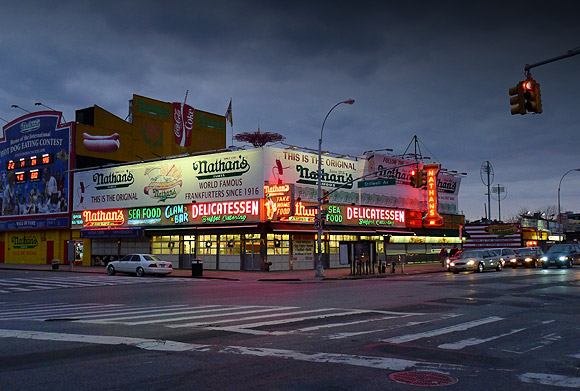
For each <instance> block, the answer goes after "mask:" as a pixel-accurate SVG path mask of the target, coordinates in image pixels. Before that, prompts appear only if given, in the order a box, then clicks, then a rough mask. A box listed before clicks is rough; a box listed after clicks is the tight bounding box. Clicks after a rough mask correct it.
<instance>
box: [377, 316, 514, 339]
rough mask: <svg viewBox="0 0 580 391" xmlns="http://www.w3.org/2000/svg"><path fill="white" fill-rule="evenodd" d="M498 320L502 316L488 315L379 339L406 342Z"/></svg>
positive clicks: (463, 329)
mask: <svg viewBox="0 0 580 391" xmlns="http://www.w3.org/2000/svg"><path fill="white" fill-rule="evenodd" d="M500 320H503V318H500V317H499V316H490V317H488V318H483V319H478V320H474V321H471V322H465V323H460V324H456V325H454V326H449V327H444V328H441V329H437V330H431V331H426V332H422V333H417V334H407V335H401V336H397V337H393V338H387V339H383V340H381V342H389V343H395V344H400V343H406V342H411V341H415V340H417V339H422V338H428V337H435V336H438V335H444V334H449V333H453V332H456V331H465V330H469V329H470V328H472V327H477V326H482V325H484V324H488V323H493V322H498V321H500Z"/></svg>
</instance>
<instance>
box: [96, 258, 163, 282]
mask: <svg viewBox="0 0 580 391" xmlns="http://www.w3.org/2000/svg"><path fill="white" fill-rule="evenodd" d="M172 271H173V265H172V263H171V262H167V261H163V260H161V259H159V258H158V257H157V255H151V254H129V255H125V256H124V257H123V258H121V259H120V260H118V261H113V262H109V264H108V265H107V274H108V275H110V276H114V275H115V273H130V274H136V275H137V276H138V277H143V276H144V275H145V274H157V275H160V276H165V275H167V274H169V273H171V272H172Z"/></svg>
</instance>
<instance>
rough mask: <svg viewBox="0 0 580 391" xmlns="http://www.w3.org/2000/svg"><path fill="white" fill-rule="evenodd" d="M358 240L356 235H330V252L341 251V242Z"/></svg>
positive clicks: (336, 252)
mask: <svg viewBox="0 0 580 391" xmlns="http://www.w3.org/2000/svg"><path fill="white" fill-rule="evenodd" d="M357 240H358V238H357V236H356V235H330V241H329V246H330V254H338V253H339V245H340V242H356V241H357Z"/></svg>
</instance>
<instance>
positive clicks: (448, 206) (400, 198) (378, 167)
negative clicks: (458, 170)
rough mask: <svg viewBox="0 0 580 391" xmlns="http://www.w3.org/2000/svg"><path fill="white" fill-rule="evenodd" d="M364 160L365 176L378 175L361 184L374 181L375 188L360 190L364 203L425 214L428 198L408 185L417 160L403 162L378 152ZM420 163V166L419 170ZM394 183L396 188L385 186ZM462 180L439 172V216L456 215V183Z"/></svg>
mask: <svg viewBox="0 0 580 391" xmlns="http://www.w3.org/2000/svg"><path fill="white" fill-rule="evenodd" d="M363 161H365V162H366V163H365V166H364V175H366V174H370V173H373V172H377V171H378V173H377V175H372V176H369V177H367V178H365V182H364V183H369V184H371V185H372V183H373V182H372V180H373V179H376V180H382V181H377V183H378V185H377V186H367V187H365V188H364V189H363V190H364V192H365V193H368V194H366V195H362V196H361V197H362V198H363V200H362V203H363V204H370V205H377V202H378V204H381V203H383V205H387V206H393V207H400V208H406V209H421V210H424V211H426V210H427V207H428V204H427V195H426V191H424V190H423V189H417V188H413V187H411V186H410V185H409V183H410V179H409V178H410V176H411V171H412V170H417V166H416V164H415V163H416V161H415V160H412V159H403V158H399V157H396V156H390V155H384V154H379V153H367V154H366V155H365V156H364V157H363ZM422 165H423V163H419V168H422ZM389 180H390V181H395V183H396V185H395V186H389V185H385V184H384V182H386V181H389ZM460 182H461V178H459V177H455V176H452V175H449V174H444V173H442V172H439V173H438V174H437V177H436V185H437V199H438V202H437V207H438V211H439V212H440V213H457V210H458V206H457V203H458V202H457V201H458V194H459V184H460Z"/></svg>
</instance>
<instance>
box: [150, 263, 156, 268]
mask: <svg viewBox="0 0 580 391" xmlns="http://www.w3.org/2000/svg"><path fill="white" fill-rule="evenodd" d="M149 267H157V264H156V263H152V264H150V265H149Z"/></svg>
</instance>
